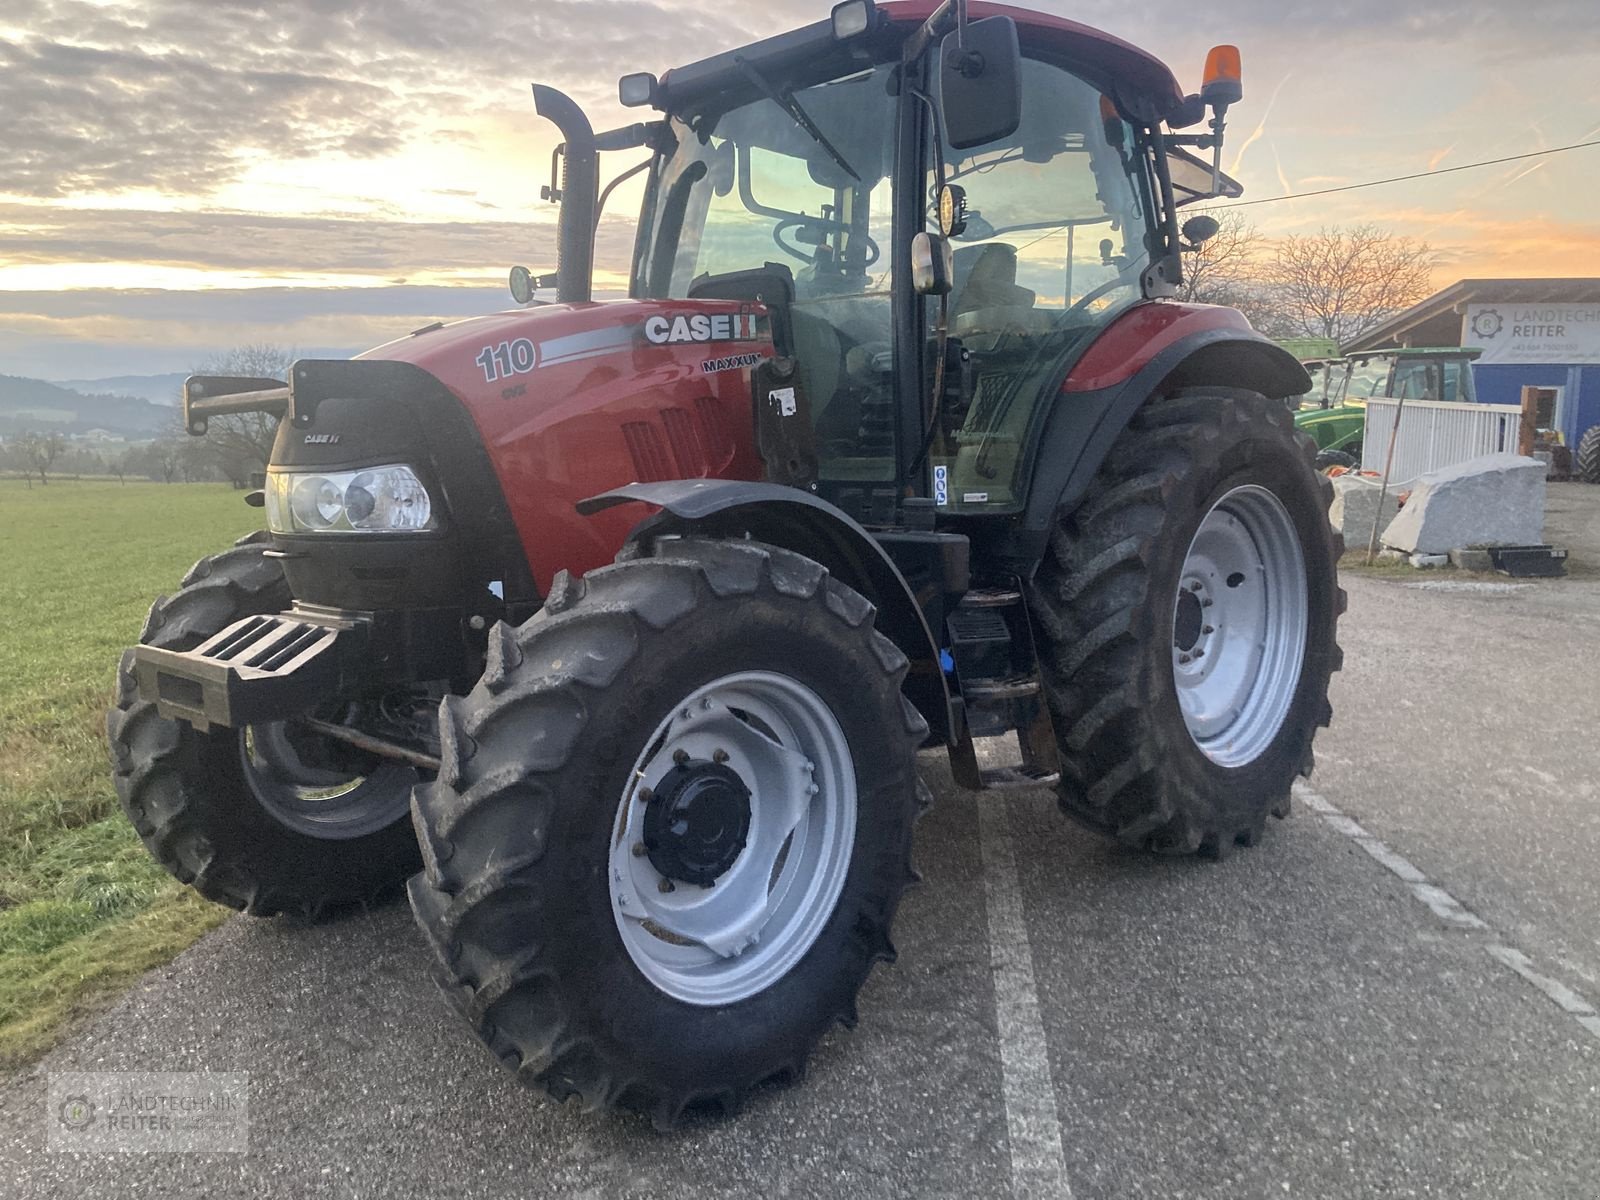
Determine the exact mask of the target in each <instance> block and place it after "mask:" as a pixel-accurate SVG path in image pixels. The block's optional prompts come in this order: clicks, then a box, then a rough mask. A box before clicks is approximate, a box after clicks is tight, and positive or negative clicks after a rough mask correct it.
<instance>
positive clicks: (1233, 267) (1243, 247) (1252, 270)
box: [1178, 212, 1266, 308]
mask: <svg viewBox="0 0 1600 1200" xmlns="http://www.w3.org/2000/svg"><path fill="white" fill-rule="evenodd" d="M1216 221H1217V232H1216V233H1215V234H1214V235H1213V236H1211V237H1209V238H1207V239H1206V240H1205V241H1203V242H1201V243H1200V248H1199V249H1198V250H1196V251H1194V252H1193V253H1190V254H1186V255H1184V257H1183V284H1182V286H1181V287H1180V288H1179V289H1178V299H1180V300H1186V301H1188V302H1190V303H1193V304H1226V305H1228V306H1230V307H1234V308H1237V307H1238V304H1237V303H1236V301H1237V299H1238V298H1239V297H1240V296H1241V295H1243V294H1245V293H1247V292H1250V291H1253V290H1255V286H1256V279H1257V278H1258V276H1259V273H1260V269H1261V265H1262V260H1263V259H1264V258H1265V257H1266V253H1265V248H1264V246H1263V243H1262V237H1261V232H1260V231H1259V230H1258V229H1257V228H1256V227H1255V226H1254V225H1252V224H1251V223H1250V222H1249V221H1247V220H1245V218H1244V217H1242V216H1241V215H1240V214H1238V213H1236V212H1224V213H1220V214H1218V215H1217V217H1216Z"/></svg>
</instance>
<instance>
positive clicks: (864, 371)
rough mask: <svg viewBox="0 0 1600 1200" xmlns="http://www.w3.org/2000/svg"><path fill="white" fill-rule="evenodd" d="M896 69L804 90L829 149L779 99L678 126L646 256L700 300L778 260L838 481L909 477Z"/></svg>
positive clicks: (654, 277)
mask: <svg viewBox="0 0 1600 1200" xmlns="http://www.w3.org/2000/svg"><path fill="white" fill-rule="evenodd" d="M891 74H892V68H891V67H890V66H887V65H886V66H880V67H877V68H874V69H871V70H866V71H861V72H858V73H856V74H853V75H849V76H846V77H844V78H841V79H835V80H831V81H827V82H823V83H819V84H815V85H813V86H810V87H797V88H795V89H793V97H794V100H795V102H796V103H797V104H798V105H799V106H800V108H801V109H802V110H803V111H804V113H805V114H806V116H808V117H809V118H810V119H811V120H812V121H813V122H814V123H815V125H816V127H817V129H818V130H819V131H820V132H821V134H822V135H823V138H825V139H826V143H827V144H826V145H824V144H823V142H822V141H819V140H817V139H816V138H814V137H812V136H811V134H810V133H809V132H808V131H807V130H806V129H805V128H803V127H802V126H801V125H800V124H799V123H798V122H797V121H796V120H795V119H794V118H793V117H792V116H790V115H789V113H787V112H785V111H784V108H783V107H782V106H781V105H780V104H778V103H776V102H774V101H773V100H771V99H767V98H761V99H755V100H752V101H750V102H749V103H746V104H741V105H738V106H736V107H733V108H731V109H729V110H728V111H727V112H724V113H721V114H719V115H718V116H717V117H716V118H715V119H714V120H711V119H706V120H703V121H701V122H698V123H697V124H696V125H694V126H691V125H690V124H689V123H687V122H685V121H682V120H679V119H676V118H674V119H673V120H672V121H671V123H670V131H671V133H672V135H673V137H674V138H675V139H676V145H675V146H674V148H673V149H672V150H671V151H669V152H668V153H667V154H666V155H665V159H664V162H663V164H662V167H661V171H660V174H661V180H660V183H659V185H658V189H657V190H658V193H659V195H658V199H657V200H656V202H655V211H654V214H653V217H652V226H651V229H650V235H649V249H648V251H647V253H646V254H645V255H644V256H643V257H644V262H643V267H642V269H643V271H644V279H643V283H642V286H641V288H640V291H641V294H642V295H646V296H655V297H672V298H686V297H692V296H693V295H694V293H695V289H696V287H697V286H703V284H704V281H706V280H708V279H713V280H714V279H715V278H716V277H718V276H724V275H733V274H737V273H740V272H746V271H755V270H760V269H762V268H763V267H764V266H765V264H767V263H777V264H779V265H780V266H781V267H783V268H787V269H788V271H789V272H790V273H791V274H792V275H793V279H794V289H795V301H794V304H793V305H792V307H791V309H790V311H789V314H788V318H789V319H788V328H789V331H790V334H791V335H792V340H793V345H792V346H791V347H788V349H790V350H792V352H793V354H794V357H795V359H796V361H797V362H798V364H799V374H800V379H801V383H802V386H803V388H804V390H805V394H806V397H807V399H808V401H809V403H810V407H811V414H812V420H813V423H814V425H815V430H816V438H817V451H818V457H819V468H820V475H821V478H822V480H823V482H824V483H825V484H828V483H832V484H848V483H852V482H857V481H879V482H887V481H892V480H893V479H894V477H895V465H896V464H895V442H894V437H895V419H894V418H895V391H894V374H893V355H892V354H891V349H892V345H893V341H892V339H893V310H892V305H891V296H892V291H893V280H892V278H891V275H890V263H891V261H892V257H893V256H892V249H893V243H892V241H891V230H892V222H893V218H894V209H893V188H892V173H893V170H894V153H895V146H896V133H897V131H898V106H899V103H900V100H899V97H898V96H897V95H896V94H895V93H893V92H892V91H891V89H890V86H889V82H890V76H891ZM778 83H781V81H778Z"/></svg>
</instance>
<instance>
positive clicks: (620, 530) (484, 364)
mask: <svg viewBox="0 0 1600 1200" xmlns="http://www.w3.org/2000/svg"><path fill="white" fill-rule="evenodd" d="M773 354H774V349H773V344H772V335H771V319H770V317H769V315H768V312H767V310H766V308H765V307H763V306H761V305H759V304H753V303H748V302H740V301H728V300H659V301H658V300H650V301H640V300H618V301H609V302H600V303H585V304H547V305H537V306H534V307H531V308H525V309H518V310H513V311H511V312H502V313H495V314H493V315H491V316H484V317H476V318H472V319H470V320H466V321H460V322H456V323H454V324H450V325H440V326H436V327H433V328H431V329H427V330H422V331H419V332H417V333H415V334H412V335H411V336H410V337H406V338H402V339H400V340H398V341H394V342H390V343H389V344H387V345H385V346H379V347H378V348H377V349H375V350H369V351H367V352H366V353H365V354H363V355H361V356H360V357H361V359H362V360H365V361H373V360H389V361H395V362H405V363H410V364H412V365H413V366H416V367H419V368H421V369H422V370H423V371H425V372H427V374H428V375H430V376H432V377H433V378H434V379H436V380H438V382H439V383H440V384H442V385H443V387H444V389H445V390H447V391H448V392H449V393H450V394H451V395H453V397H454V398H455V400H456V401H459V403H460V406H461V408H462V409H464V410H465V412H466V415H467V416H468V417H469V418H470V421H471V425H472V427H473V428H474V429H475V431H476V436H477V437H478V438H479V439H480V440H481V442H482V444H483V447H484V449H485V450H486V451H487V457H488V460H489V462H490V463H491V464H492V466H493V469H494V472H495V474H496V476H497V477H498V480H499V483H500V487H501V490H502V492H503V493H504V495H505V497H506V499H507V501H508V502H509V505H510V509H511V515H512V517H513V518H514V520H515V521H516V523H517V525H518V527H519V530H520V533H521V536H522V540H523V543H524V544H525V545H526V546H528V547H529V557H530V559H531V563H530V565H531V566H532V568H533V572H534V575H535V577H536V578H537V579H539V581H540V583H541V585H543V584H544V583H545V582H546V581H547V580H548V579H549V578H550V576H551V575H553V573H554V572H555V571H556V570H558V569H560V568H562V567H566V568H569V569H574V570H583V569H588V568H589V567H592V566H598V565H600V564H601V563H604V562H608V561H610V558H611V555H612V554H613V553H615V551H616V547H617V546H618V545H620V544H621V542H622V538H623V535H624V534H625V533H626V532H627V529H628V528H629V527H630V526H631V523H632V522H633V521H635V520H637V519H638V517H639V514H638V513H637V512H631V511H627V510H620V511H617V512H608V513H602V514H599V515H598V516H595V517H593V518H580V517H578V516H577V515H576V505H577V503H578V502H579V501H580V500H584V499H586V498H588V497H590V496H595V495H598V494H600V493H602V492H606V491H610V490H612V489H615V488H619V487H625V486H626V485H628V484H630V483H651V482H656V481H660V480H669V479H704V478H722V479H749V480H754V479H760V478H761V477H762V465H761V460H760V458H759V456H758V455H757V453H756V449H755V432H754V421H753V418H752V401H751V383H750V375H751V372H752V370H754V369H755V367H757V366H758V365H759V364H760V363H762V362H764V361H765V360H767V359H768V358H771V357H772V356H773ZM441 427H442V426H441Z"/></svg>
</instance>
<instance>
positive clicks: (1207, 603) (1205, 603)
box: [1200, 600, 1216, 608]
mask: <svg viewBox="0 0 1600 1200" xmlns="http://www.w3.org/2000/svg"><path fill="white" fill-rule="evenodd" d="M1215 603H1216V601H1215V600H1202V601H1200V607H1201V608H1210V607H1211V606H1212V605H1213V604H1215Z"/></svg>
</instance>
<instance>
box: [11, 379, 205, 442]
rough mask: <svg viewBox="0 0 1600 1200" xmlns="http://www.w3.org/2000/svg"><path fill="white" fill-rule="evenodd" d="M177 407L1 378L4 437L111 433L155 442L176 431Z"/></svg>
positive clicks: (41, 380) (42, 381)
mask: <svg viewBox="0 0 1600 1200" xmlns="http://www.w3.org/2000/svg"><path fill="white" fill-rule="evenodd" d="M175 412H176V410H175V408H174V407H173V406H172V405H163V404H152V403H150V401H149V400H145V399H141V398H139V397H135V396H115V395H93V396H86V395H84V394H83V393H82V392H77V391H74V390H72V389H71V388H67V387H63V386H62V385H61V384H58V383H46V382H45V381H44V380H43V379H25V378H23V377H21V376H18V375H0V437H14V436H15V435H17V434H19V433H26V432H27V431H28V430H38V431H41V432H56V433H65V434H74V433H87V432H89V430H91V429H105V430H108V431H109V432H111V433H116V434H120V435H122V436H123V437H127V438H130V439H138V438H149V437H153V436H155V435H156V434H158V433H161V432H163V431H165V430H167V429H170V428H172V426H173V424H174V422H175V421H176V416H175Z"/></svg>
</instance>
